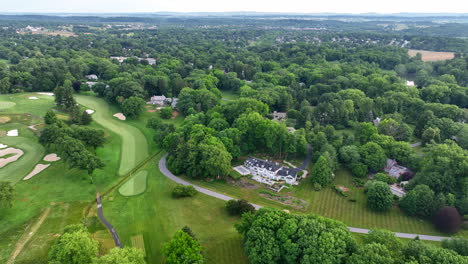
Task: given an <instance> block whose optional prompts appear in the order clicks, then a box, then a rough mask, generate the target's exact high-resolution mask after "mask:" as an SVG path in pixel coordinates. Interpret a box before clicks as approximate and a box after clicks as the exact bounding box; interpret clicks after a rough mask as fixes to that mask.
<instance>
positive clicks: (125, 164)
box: [75, 95, 149, 175]
mask: <svg viewBox="0 0 468 264" xmlns="http://www.w3.org/2000/svg"><path fill="white" fill-rule="evenodd" d="M75 98H76V100H77V102H78V103H79V104H81V105H83V106H85V107H87V108H89V109H94V110H95V111H96V112H95V113H94V114H93V120H94V121H96V122H97V123H98V124H99V125H101V126H103V127H105V128H106V129H109V130H111V131H112V132H114V133H116V134H117V135H119V136H120V137H121V139H122V149H121V153H120V167H119V174H120V175H125V174H126V173H128V172H129V171H130V170H132V169H133V168H134V167H135V166H136V165H137V164H138V163H139V162H141V161H143V160H144V159H145V158H146V157H148V155H149V154H148V142H147V141H146V137H145V136H144V135H143V133H142V132H141V131H140V130H138V128H136V127H134V126H132V125H129V124H125V123H123V122H121V121H119V120H117V119H115V118H114V117H113V116H112V113H113V112H112V111H111V107H110V105H109V104H108V103H107V102H106V101H104V100H103V99H101V98H97V97H93V96H83V95H76V96H75Z"/></svg>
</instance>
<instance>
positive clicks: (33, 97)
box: [28, 96, 39, 100]
mask: <svg viewBox="0 0 468 264" xmlns="http://www.w3.org/2000/svg"><path fill="white" fill-rule="evenodd" d="M28 99H29V100H37V99H39V98H38V97H36V96H30V97H28Z"/></svg>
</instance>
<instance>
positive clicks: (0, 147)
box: [0, 144, 8, 149]
mask: <svg viewBox="0 0 468 264" xmlns="http://www.w3.org/2000/svg"><path fill="white" fill-rule="evenodd" d="M6 147H8V146H7V145H3V144H0V149H4V148H6Z"/></svg>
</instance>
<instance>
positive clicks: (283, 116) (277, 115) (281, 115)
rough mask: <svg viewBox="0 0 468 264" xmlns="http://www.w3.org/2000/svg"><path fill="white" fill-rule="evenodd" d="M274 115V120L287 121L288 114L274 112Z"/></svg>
mask: <svg viewBox="0 0 468 264" xmlns="http://www.w3.org/2000/svg"><path fill="white" fill-rule="evenodd" d="M272 115H273V120H282V119H286V116H287V114H286V113H284V112H276V111H274V112H273V114H272Z"/></svg>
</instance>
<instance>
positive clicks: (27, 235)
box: [7, 207, 50, 264]
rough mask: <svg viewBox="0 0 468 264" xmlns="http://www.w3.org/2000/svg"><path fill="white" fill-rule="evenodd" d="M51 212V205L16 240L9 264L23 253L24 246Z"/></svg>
mask: <svg viewBox="0 0 468 264" xmlns="http://www.w3.org/2000/svg"><path fill="white" fill-rule="evenodd" d="M49 213H50V207H49V208H47V209H46V210H45V211H44V213H42V215H41V216H40V217H39V219H38V220H37V222H36V223H34V224H33V225H32V226H30V227H27V228H26V230H24V234H23V235H22V236H21V238H20V239H19V240H18V242H16V246H15V249H14V250H13V253H11V256H10V258H9V259H8V261H7V264H13V263H14V261H15V259H16V257H17V256H18V255H19V254H20V253H21V251H22V250H23V248H24V246H26V244H27V243H28V242H29V240H30V239H31V238H32V237H33V236H34V234H35V233H36V232H37V230H38V229H39V227H41V225H42V223H43V222H44V220H45V219H46V218H47V216H48V215H49Z"/></svg>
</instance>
